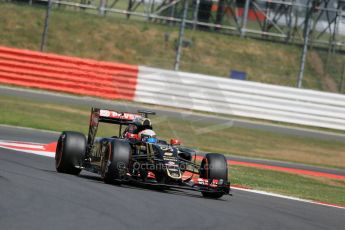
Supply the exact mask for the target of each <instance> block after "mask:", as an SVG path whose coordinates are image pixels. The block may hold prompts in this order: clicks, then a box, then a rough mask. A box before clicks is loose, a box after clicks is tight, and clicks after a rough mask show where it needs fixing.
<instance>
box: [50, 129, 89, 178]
mask: <svg viewBox="0 0 345 230" xmlns="http://www.w3.org/2000/svg"><path fill="white" fill-rule="evenodd" d="M85 151H86V138H85V136H84V135H83V134H82V133H78V132H72V131H64V132H62V134H61V135H60V137H59V140H58V143H57V146H56V153H55V167H56V171H58V172H60V173H68V174H73V175H78V174H79V173H80V171H81V169H80V167H81V166H82V162H83V159H84V157H85Z"/></svg>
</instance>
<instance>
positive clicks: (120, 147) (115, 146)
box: [102, 139, 131, 184]
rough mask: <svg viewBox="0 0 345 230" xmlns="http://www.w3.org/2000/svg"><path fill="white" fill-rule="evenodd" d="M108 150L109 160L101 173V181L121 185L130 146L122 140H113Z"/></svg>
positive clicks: (129, 155) (126, 167)
mask: <svg viewBox="0 0 345 230" xmlns="http://www.w3.org/2000/svg"><path fill="white" fill-rule="evenodd" d="M110 148H111V150H110V154H109V159H108V162H107V163H106V167H105V169H104V170H105V171H104V172H102V175H103V179H104V182H105V183H107V184H121V179H123V177H124V176H125V174H126V173H127V172H128V166H129V161H130V157H131V146H130V145H129V143H128V142H126V141H124V140H119V139H115V140H113V141H112V142H111V145H110Z"/></svg>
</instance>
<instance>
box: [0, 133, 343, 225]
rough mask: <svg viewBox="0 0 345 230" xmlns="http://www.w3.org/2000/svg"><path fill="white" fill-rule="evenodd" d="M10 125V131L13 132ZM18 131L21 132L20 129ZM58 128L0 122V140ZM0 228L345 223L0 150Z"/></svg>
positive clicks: (316, 211) (288, 204) (271, 203)
mask: <svg viewBox="0 0 345 230" xmlns="http://www.w3.org/2000/svg"><path fill="white" fill-rule="evenodd" d="M11 130H12V131H11ZM19 130H21V131H19ZM56 137H57V134H56V133H51V132H44V131H42V132H41V131H33V130H30V129H9V128H8V129H0V139H2V140H17V141H31V142H38V143H50V142H52V141H56ZM0 194H1V196H0V229H29V230H30V229H59V230H60V229H222V230H224V229H243V230H245V229H265V230H270V229H299V230H304V229H312V230H317V229H322V230H326V229H343V227H344V226H345V219H344V216H345V215H344V214H345V210H344V209H337V208H332V207H326V206H320V205H315V204H310V203H304V202H299V201H293V200H287V199H282V198H276V197H270V196H265V195H259V194H254V193H248V192H244V191H239V190H234V191H233V194H234V196H233V197H230V196H225V197H223V198H221V199H220V200H211V199H204V198H202V197H201V195H200V194H199V193H198V192H193V191H183V190H168V191H159V190H153V189H148V188H143V187H136V186H130V185H123V186H114V185H106V184H104V183H103V182H102V181H101V180H100V178H99V177H98V176H97V175H93V174H91V173H88V172H82V173H81V175H80V176H72V175H66V174H59V173H57V172H56V171H55V168H54V159H53V158H49V157H43V156H37V155H32V154H28V153H21V152H17V151H13V150H6V149H0Z"/></svg>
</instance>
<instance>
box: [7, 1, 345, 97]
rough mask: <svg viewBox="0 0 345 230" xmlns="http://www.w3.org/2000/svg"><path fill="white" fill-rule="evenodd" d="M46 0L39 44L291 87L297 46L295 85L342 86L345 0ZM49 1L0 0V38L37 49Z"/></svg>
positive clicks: (341, 89) (58, 50)
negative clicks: (176, 64) (301, 73)
mask: <svg viewBox="0 0 345 230" xmlns="http://www.w3.org/2000/svg"><path fill="white" fill-rule="evenodd" d="M51 2H52V7H51V13H50V15H49V16H50V17H49V29H48V30H47V32H48V33H47V35H48V36H47V40H46V44H45V51H47V52H54V53H59V54H67V55H72V56H79V57H86V58H93V59H98V60H108V61H116V62H123V63H128V64H139V65H146V66H151V67H158V68H164V69H174V67H176V66H175V62H176V54H177V51H178V50H179V49H178V46H179V44H181V45H182V47H183V48H182V49H181V51H182V53H181V60H180V65H179V70H181V71H187V72H196V73H203V74H209V75H215V76H221V77H227V78H229V77H232V78H237V79H241V80H249V81H257V82H263V83H271V84H278V85H285V86H293V87H296V85H297V81H298V75H299V73H300V70H301V61H302V59H301V57H302V50H303V44H305V45H307V47H308V52H307V53H306V63H305V64H306V65H305V69H304V71H303V81H302V87H303V88H308V89H317V90H323V91H329V92H334V93H344V88H345V87H344V75H345V56H344V50H345V18H344V16H345V14H344V16H343V9H344V8H345V1H344V0H338V1H337V0H277V1H275V0H272V1H267V0H215V1H209V0H189V1H188V2H187V4H184V3H185V2H184V0H70V1H68V0H66V1H51ZM47 6H48V4H47V1H37V0H21V1H19V0H17V1H4V0H0V15H1V16H0V30H1V31H2V32H1V34H0V45H4V46H12V47H18V48H27V49H33V50H39V49H40V46H41V44H42V32H43V30H44V26H45V18H46V10H47ZM186 6H187V8H186ZM184 9H186V10H187V11H186V12H187V13H186V14H185V33H184V36H183V39H182V40H181V41H182V42H181V43H179V42H178V41H179V38H180V33H179V30H180V25H181V21H182V20H183V16H184V14H183V12H184ZM307 28H308V30H307ZM307 35H308V36H307ZM306 37H308V38H309V39H308V40H306V39H305V38H306Z"/></svg>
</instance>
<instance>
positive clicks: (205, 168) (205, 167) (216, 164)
mask: <svg viewBox="0 0 345 230" xmlns="http://www.w3.org/2000/svg"><path fill="white" fill-rule="evenodd" d="M200 178H203V179H208V180H213V179H218V180H220V179H222V180H223V181H224V182H227V181H228V167H227V162H226V159H225V157H224V155H222V154H218V153H208V154H206V155H205V157H204V158H203V160H202V162H201V165H200ZM202 195H203V196H204V197H206V198H215V199H217V198H220V197H222V196H223V195H224V193H223V192H211V191H210V192H208V191H205V192H202Z"/></svg>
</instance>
